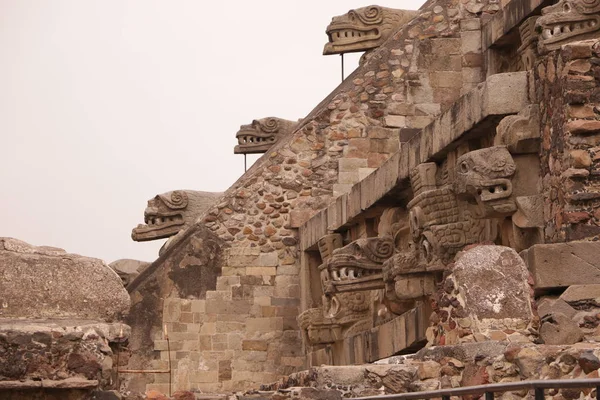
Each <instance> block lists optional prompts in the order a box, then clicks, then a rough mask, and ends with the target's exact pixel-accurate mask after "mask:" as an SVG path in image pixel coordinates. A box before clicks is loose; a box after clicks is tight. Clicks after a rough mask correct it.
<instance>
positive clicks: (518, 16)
mask: <svg viewBox="0 0 600 400" xmlns="http://www.w3.org/2000/svg"><path fill="white" fill-rule="evenodd" d="M542 3H543V0H522V1H514V0H513V1H511V2H509V3H508V4H507V5H506V6H505V7H504V8H502V10H500V11H499V12H497V13H496V14H494V16H493V17H492V18H491V19H490V20H489V21H487V23H486V24H484V25H483V26H482V28H481V44H482V47H483V51H486V50H487V49H489V48H490V47H491V46H493V45H494V44H499V43H498V42H502V39H503V36H505V35H506V34H507V33H508V32H509V31H510V30H511V29H513V28H516V27H517V26H518V25H519V24H520V23H521V21H523V20H524V19H525V18H526V17H529V16H530V15H531V14H532V11H533V10H535V9H536V8H537V7H539V6H540V5H541V4H542Z"/></svg>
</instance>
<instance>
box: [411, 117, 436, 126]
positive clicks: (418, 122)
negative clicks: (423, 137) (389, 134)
mask: <svg viewBox="0 0 600 400" xmlns="http://www.w3.org/2000/svg"><path fill="white" fill-rule="evenodd" d="M431 121H432V118H431V117H428V116H422V117H417V116H414V117H407V125H408V126H410V127H411V128H416V129H422V128H425V127H426V126H427V125H429V124H430V123H431Z"/></svg>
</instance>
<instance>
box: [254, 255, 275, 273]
mask: <svg viewBox="0 0 600 400" xmlns="http://www.w3.org/2000/svg"><path fill="white" fill-rule="evenodd" d="M278 264H279V258H278V255H277V252H276V251H272V252H270V253H261V254H260V256H259V258H258V266H259V267H276V266H277V265H278ZM249 275H253V274H249Z"/></svg>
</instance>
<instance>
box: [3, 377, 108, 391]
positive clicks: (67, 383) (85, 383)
mask: <svg viewBox="0 0 600 400" xmlns="http://www.w3.org/2000/svg"><path fill="white" fill-rule="evenodd" d="M96 387H98V381H97V380H89V379H83V378H67V379H63V380H60V381H55V380H50V379H43V380H41V381H33V380H25V381H0V390H28V389H42V388H43V389H95V388H96Z"/></svg>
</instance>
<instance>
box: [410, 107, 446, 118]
mask: <svg viewBox="0 0 600 400" xmlns="http://www.w3.org/2000/svg"><path fill="white" fill-rule="evenodd" d="M440 112H441V107H440V105H439V104H438V103H423V104H417V105H415V114H416V115H421V116H424V115H426V116H429V117H432V118H433V117H434V116H436V115H438V114H439V113H440Z"/></svg>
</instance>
